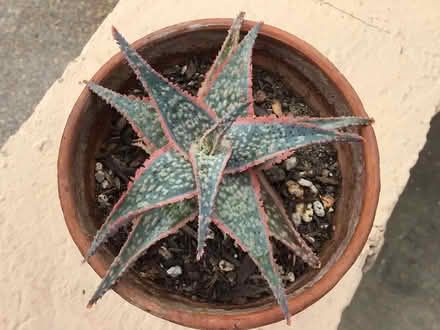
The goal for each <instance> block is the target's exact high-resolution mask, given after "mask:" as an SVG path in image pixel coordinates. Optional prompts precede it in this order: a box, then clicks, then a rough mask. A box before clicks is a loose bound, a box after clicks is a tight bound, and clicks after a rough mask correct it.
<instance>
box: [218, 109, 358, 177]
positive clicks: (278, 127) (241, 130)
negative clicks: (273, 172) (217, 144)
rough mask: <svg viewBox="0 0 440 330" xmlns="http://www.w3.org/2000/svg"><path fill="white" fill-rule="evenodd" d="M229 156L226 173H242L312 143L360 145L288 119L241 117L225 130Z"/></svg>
mask: <svg viewBox="0 0 440 330" xmlns="http://www.w3.org/2000/svg"><path fill="white" fill-rule="evenodd" d="M228 136H229V137H230V138H231V141H232V156H231V158H230V160H229V162H228V166H227V167H226V173H234V172H237V171H244V170H246V169H247V168H249V167H252V166H255V165H258V164H261V163H263V162H265V161H267V160H269V159H272V158H275V157H279V156H281V155H282V154H284V153H286V152H290V151H292V150H294V149H297V148H299V147H304V146H307V145H310V144H315V143H328V142H341V141H346V142H350V141H353V142H359V141H362V138H361V137H360V136H357V135H353V134H348V133H346V134H344V133H339V132H336V131H330V130H325V129H321V128H319V127H316V126H312V125H309V124H303V123H299V122H297V121H294V120H290V119H287V118H280V119H274V118H269V117H258V118H240V119H238V120H237V121H236V122H235V123H234V124H233V125H232V127H231V129H230V130H229V131H228Z"/></svg>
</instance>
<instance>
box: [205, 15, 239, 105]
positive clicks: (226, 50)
mask: <svg viewBox="0 0 440 330" xmlns="http://www.w3.org/2000/svg"><path fill="white" fill-rule="evenodd" d="M243 19H244V12H240V13H239V14H238V16H237V17H236V18H235V19H234V21H233V22H232V25H231V27H230V28H229V31H228V35H227V36H226V39H225V40H224V41H223V45H222V48H221V49H220V51H219V53H218V55H217V57H216V59H215V61H214V63H213V64H212V66H211V67H210V68H209V70H208V72H207V73H206V74H205V79H204V81H203V83H202V85H201V87H200V89H199V91H198V92H197V96H198V97H199V98H203V97H204V95H205V94H206V92H207V90H208V87H209V85H210V84H211V82H212V80H213V78H214V75H215V74H216V73H217V72H218V70H219V69H220V67H221V66H222V65H223V64H224V63H225V62H226V60H227V59H228V58H229V57H230V56H231V54H232V52H233V51H234V50H235V48H236V47H237V45H238V41H239V40H240V29H241V25H242V24H243Z"/></svg>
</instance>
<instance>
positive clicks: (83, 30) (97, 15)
mask: <svg viewBox="0 0 440 330" xmlns="http://www.w3.org/2000/svg"><path fill="white" fill-rule="evenodd" d="M117 2H118V1H117V0H90V1H88V0H75V1H71V0H1V1H0V31H1V32H0V34H1V37H0V39H1V46H0V58H1V61H2V65H1V66H0V76H1V77H2V78H1V79H0V99H1V100H2V101H1V102H0V147H1V146H2V145H3V144H4V143H5V142H6V140H7V138H8V137H9V136H10V135H12V134H14V133H15V132H16V131H17V129H18V128H19V127H20V125H21V124H22V123H23V122H24V121H25V120H26V119H27V118H28V117H29V116H30V115H31V114H32V112H33V111H34V108H35V106H36V105H37V104H38V102H39V101H40V99H41V98H42V97H43V95H44V92H45V91H46V90H47V89H48V88H49V87H50V86H51V85H52V83H53V82H54V81H55V80H56V79H57V78H58V77H59V76H60V75H61V74H62V73H63V71H64V68H65V67H66V65H67V64H68V63H69V62H70V61H71V60H73V59H74V58H75V57H76V56H78V55H79V53H80V52H81V50H82V48H83V47H84V45H85V44H86V43H87V41H88V40H89V38H90V37H91V36H92V34H93V33H94V32H95V30H96V29H97V28H98V27H99V25H101V23H102V21H103V20H104V18H105V17H106V16H107V14H108V13H109V12H110V11H111V10H112V9H113V7H114V6H115V5H116V3H117Z"/></svg>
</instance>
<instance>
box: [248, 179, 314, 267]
mask: <svg viewBox="0 0 440 330" xmlns="http://www.w3.org/2000/svg"><path fill="white" fill-rule="evenodd" d="M256 173H257V177H258V181H259V182H260V186H261V200H262V202H263V207H264V212H265V213H266V215H267V219H268V225H269V231H270V235H271V236H274V237H275V238H276V239H278V240H279V241H281V242H282V243H284V244H285V245H286V246H287V247H288V248H289V249H291V250H292V251H293V252H294V253H295V254H296V255H297V256H299V257H300V258H301V259H302V260H304V262H306V263H307V264H309V265H310V266H311V267H313V268H320V267H321V262H320V261H319V258H318V257H317V256H316V255H315V254H314V253H313V251H312V249H311V248H310V247H309V246H308V245H307V243H306V242H305V241H304V240H303V238H302V237H301V235H300V234H299V233H298V231H297V230H296V229H295V227H294V226H293V224H292V221H291V220H290V219H289V217H288V215H287V213H286V210H285V209H284V207H283V204H282V202H281V200H280V199H279V197H278V196H277V194H276V192H275V191H274V190H273V189H272V187H271V186H270V184H269V182H267V180H266V178H265V177H264V174H263V173H261V172H259V171H256Z"/></svg>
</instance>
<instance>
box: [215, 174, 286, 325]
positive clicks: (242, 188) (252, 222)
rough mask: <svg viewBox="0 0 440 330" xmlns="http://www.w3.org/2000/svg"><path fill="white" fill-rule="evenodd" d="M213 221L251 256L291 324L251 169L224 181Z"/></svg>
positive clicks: (218, 194) (255, 179)
mask: <svg viewBox="0 0 440 330" xmlns="http://www.w3.org/2000/svg"><path fill="white" fill-rule="evenodd" d="M213 220H214V222H215V223H216V224H217V226H218V227H219V228H220V229H221V230H223V231H224V232H226V233H227V234H228V235H230V236H231V237H232V238H233V239H234V240H235V241H236V242H237V243H238V244H239V246H240V248H241V249H242V250H243V251H246V252H248V253H249V256H250V257H251V259H252V260H253V261H254V262H255V264H256V265H257V267H258V269H259V270H260V271H261V274H262V275H263V277H264V278H265V279H266V281H267V282H268V284H269V287H270V288H271V290H272V292H273V294H274V296H275V297H276V298H277V300H278V302H279V304H280V306H281V309H282V310H283V313H284V316H285V318H286V320H287V321H288V322H289V311H288V304H287V298H286V295H285V293H284V288H283V285H282V282H281V279H280V276H279V274H278V270H277V268H276V265H275V261H274V259H273V254H272V246H271V243H270V240H269V230H268V228H267V217H266V215H265V213H264V210H263V208H262V204H261V200H260V186H259V182H258V178H257V177H256V175H255V173H254V172H253V171H252V170H249V171H247V172H241V173H238V174H235V175H226V176H225V177H224V178H223V181H222V183H221V184H220V186H219V191H218V193H217V198H216V204H215V211H214V219H213Z"/></svg>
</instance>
